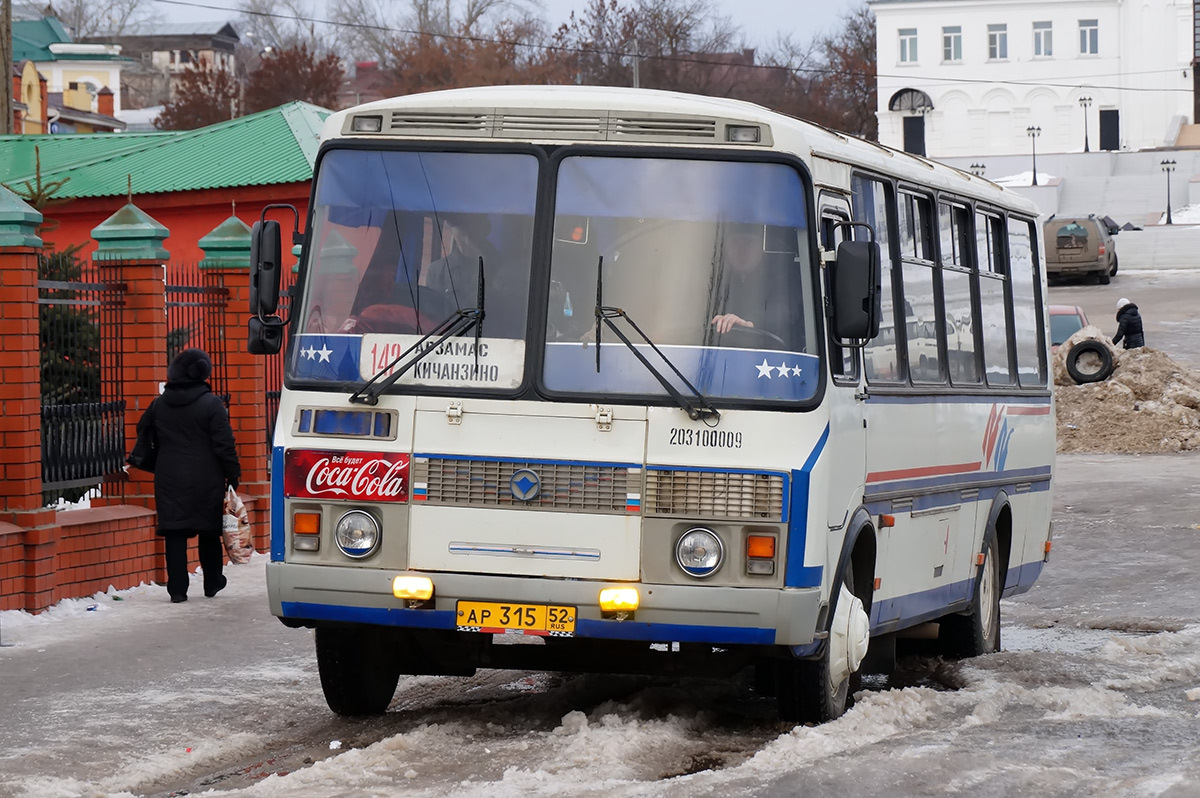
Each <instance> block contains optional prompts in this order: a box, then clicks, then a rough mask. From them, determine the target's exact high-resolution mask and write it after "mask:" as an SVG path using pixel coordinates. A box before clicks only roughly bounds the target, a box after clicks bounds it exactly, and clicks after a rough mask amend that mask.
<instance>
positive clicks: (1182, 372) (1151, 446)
mask: <svg viewBox="0 0 1200 798" xmlns="http://www.w3.org/2000/svg"><path fill="white" fill-rule="evenodd" d="M1092 331H1096V332H1092ZM1097 333H1098V330H1097V328H1095V327H1085V328H1084V329H1082V330H1080V331H1079V332H1077V333H1076V334H1075V335H1073V336H1071V337H1070V338H1069V339H1067V341H1066V343H1064V344H1063V345H1062V346H1060V347H1059V349H1058V352H1057V353H1056V354H1055V356H1054V384H1055V394H1054V395H1055V402H1056V405H1057V417H1058V451H1060V452H1104V453H1110V454H1149V453H1170V452H1184V451H1194V450H1198V449H1200V373H1197V372H1195V371H1192V370H1191V369H1188V368H1187V367H1185V366H1182V365H1180V364H1179V363H1177V362H1175V361H1174V360H1172V359H1171V358H1170V357H1169V356H1168V355H1167V354H1166V353H1165V352H1162V351H1160V350H1158V349H1151V348H1149V347H1140V348H1138V349H1128V350H1123V351H1118V350H1116V349H1112V348H1111V344H1110V345H1109V346H1110V351H1111V352H1112V353H1113V355H1114V357H1113V361H1114V364H1115V370H1114V371H1113V374H1112V376H1111V377H1109V378H1108V379H1107V380H1103V381H1101V382H1093V383H1087V384H1084V385H1076V384H1075V382H1074V380H1072V379H1071V377H1070V376H1069V375H1068V374H1067V371H1066V361H1065V358H1066V355H1067V353H1068V352H1069V351H1070V350H1071V347H1072V346H1073V345H1074V344H1075V343H1077V342H1078V341H1080V340H1104V341H1105V342H1106V343H1108V342H1107V339H1104V338H1103V334H1099V337H1097Z"/></svg>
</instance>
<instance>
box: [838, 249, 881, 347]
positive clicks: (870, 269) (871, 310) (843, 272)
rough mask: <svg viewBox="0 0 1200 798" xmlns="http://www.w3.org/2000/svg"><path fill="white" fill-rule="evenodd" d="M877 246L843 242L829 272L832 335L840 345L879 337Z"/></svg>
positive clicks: (878, 262)
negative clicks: (839, 341) (830, 276)
mask: <svg viewBox="0 0 1200 798" xmlns="http://www.w3.org/2000/svg"><path fill="white" fill-rule="evenodd" d="M880 261H881V258H880V254H879V243H878V242H876V241H843V242H842V243H841V244H839V245H838V248H837V261H836V262H835V264H834V268H833V279H832V283H831V293H832V294H833V296H832V297H831V299H832V304H833V333H834V336H835V337H836V338H838V339H839V340H842V341H853V340H859V341H865V340H870V339H872V338H874V337H875V336H876V335H878V334H879V322H880V316H882V310H881V303H882V301H883V297H882V295H881V294H882V292H881V290H880V282H881V280H882V273H881V271H880V269H881V265H880Z"/></svg>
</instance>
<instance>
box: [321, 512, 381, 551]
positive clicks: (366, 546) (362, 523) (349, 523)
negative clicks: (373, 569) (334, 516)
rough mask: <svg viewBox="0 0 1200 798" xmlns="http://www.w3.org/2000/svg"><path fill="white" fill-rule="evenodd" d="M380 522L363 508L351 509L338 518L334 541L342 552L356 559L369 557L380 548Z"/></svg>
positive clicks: (334, 530) (334, 529)
mask: <svg viewBox="0 0 1200 798" xmlns="http://www.w3.org/2000/svg"><path fill="white" fill-rule="evenodd" d="M380 538H381V535H380V534H379V522H378V521H376V520H375V518H374V517H373V516H372V515H371V514H370V513H366V512H363V511H362V510H351V511H350V512H348V513H346V514H345V515H343V516H342V517H341V518H339V519H338V522H337V524H336V525H335V526H334V528H333V542H334V543H336V544H337V547H338V548H339V549H341V550H342V554H345V555H346V556H347V557H353V558H354V559H356V560H359V559H362V558H363V557H369V556H371V555H372V554H374V553H375V550H376V549H378V548H379V540H380Z"/></svg>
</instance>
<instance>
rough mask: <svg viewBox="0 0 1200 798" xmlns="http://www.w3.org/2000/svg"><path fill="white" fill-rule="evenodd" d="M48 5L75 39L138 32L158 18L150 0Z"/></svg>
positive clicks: (75, 1)
mask: <svg viewBox="0 0 1200 798" xmlns="http://www.w3.org/2000/svg"><path fill="white" fill-rule="evenodd" d="M47 9H48V11H49V12H50V13H52V14H53V16H55V17H57V18H58V21H59V22H61V23H62V24H63V25H64V26H65V27H66V28H67V29H68V30H69V31H70V32H71V36H72V38H74V39H75V40H77V41H82V40H83V39H87V38H91V37H97V36H122V35H127V34H132V33H138V32H139V30H141V29H143V28H144V27H145V26H146V25H147V24H148V23H151V22H156V21H158V20H159V19H161V15H160V14H159V13H158V11H157V10H156V9H155V8H154V7H153V4H152V3H151V2H150V0H59V2H57V3H51V4H50V5H49V6H47Z"/></svg>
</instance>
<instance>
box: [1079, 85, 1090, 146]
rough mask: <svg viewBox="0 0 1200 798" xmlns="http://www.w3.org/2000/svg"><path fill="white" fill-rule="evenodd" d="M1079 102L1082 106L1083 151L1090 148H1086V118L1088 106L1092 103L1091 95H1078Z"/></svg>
mask: <svg viewBox="0 0 1200 798" xmlns="http://www.w3.org/2000/svg"><path fill="white" fill-rule="evenodd" d="M1079 104H1080V105H1081V106H1083V151H1084V152H1090V151H1091V150H1089V149H1088V134H1087V133H1088V131H1087V118H1088V108H1089V107H1090V106H1091V104H1092V98H1091V97H1080V98H1079Z"/></svg>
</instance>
